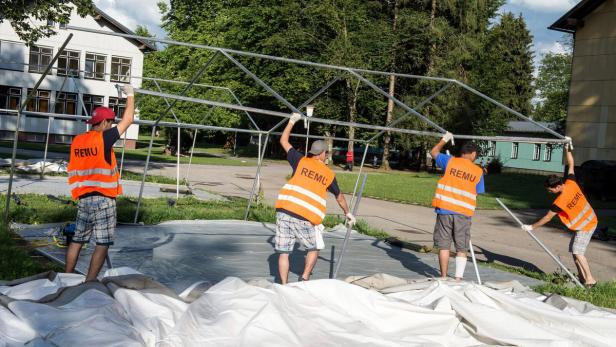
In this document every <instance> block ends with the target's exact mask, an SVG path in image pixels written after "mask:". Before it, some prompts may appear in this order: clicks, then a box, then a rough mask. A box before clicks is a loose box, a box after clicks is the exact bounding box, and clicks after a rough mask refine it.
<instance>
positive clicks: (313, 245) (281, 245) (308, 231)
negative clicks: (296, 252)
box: [274, 212, 317, 253]
mask: <svg viewBox="0 0 616 347" xmlns="http://www.w3.org/2000/svg"><path fill="white" fill-rule="evenodd" d="M295 240H299V241H300V243H301V244H302V245H303V246H304V247H305V248H306V250H307V251H316V249H317V242H316V232H315V230H314V225H313V224H312V223H310V222H308V221H305V220H301V219H297V218H295V217H291V216H289V215H288V214H286V213H282V212H276V237H275V239H274V243H275V248H276V252H278V253H290V252H291V251H293V246H295Z"/></svg>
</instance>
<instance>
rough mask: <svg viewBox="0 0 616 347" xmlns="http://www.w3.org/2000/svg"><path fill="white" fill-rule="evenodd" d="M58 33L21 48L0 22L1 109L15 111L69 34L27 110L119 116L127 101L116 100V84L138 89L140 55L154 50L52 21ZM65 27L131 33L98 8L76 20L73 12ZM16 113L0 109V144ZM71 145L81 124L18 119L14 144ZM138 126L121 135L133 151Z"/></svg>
mask: <svg viewBox="0 0 616 347" xmlns="http://www.w3.org/2000/svg"><path fill="white" fill-rule="evenodd" d="M33 22H34V23H35V24H37V25H54V26H55V28H56V31H57V32H58V33H57V35H55V36H52V37H49V38H43V39H40V40H39V41H38V42H36V44H33V45H31V46H26V44H25V43H24V42H23V41H21V40H20V39H19V37H18V36H17V34H16V33H15V31H14V30H13V28H12V27H11V25H10V23H8V22H7V21H4V22H3V23H0V109H13V110H15V109H18V108H19V105H20V103H21V101H22V100H24V99H25V98H26V96H27V93H28V92H29V91H30V90H31V88H33V87H34V85H35V84H36V82H37V81H38V79H39V78H40V77H41V73H42V72H43V71H44V70H45V68H46V67H47V65H48V64H49V62H50V61H51V60H52V59H53V56H54V55H55V54H56V53H57V52H58V50H59V49H60V47H61V46H62V44H63V43H64V41H65V40H66V38H67V37H68V35H69V34H71V33H72V34H73V38H72V39H71V41H70V42H69V43H68V45H67V46H66V49H65V50H64V51H63V52H61V54H60V56H59V58H58V60H57V61H56V63H55V64H54V65H53V69H52V70H51V72H50V73H49V74H48V75H47V76H46V77H45V79H44V80H43V82H42V84H41V85H40V87H39V88H38V91H37V93H36V96H35V97H34V98H33V99H32V100H31V101H30V102H29V103H28V105H27V107H26V110H27V111H36V112H49V113H59V114H74V115H90V113H91V112H92V110H93V109H95V108H96V107H98V106H109V107H111V108H113V109H114V110H115V111H116V115H117V117H122V113H123V111H124V105H125V104H126V99H124V98H121V97H118V92H117V89H116V87H115V85H116V84H120V85H121V84H124V83H130V84H131V85H133V86H134V87H135V88H139V87H140V86H141V82H142V80H141V76H142V75H143V57H144V53H147V52H150V51H153V50H155V49H156V47H154V46H153V45H152V44H150V43H148V42H143V41H139V40H132V39H126V38H122V37H115V36H109V35H101V34H95V33H87V32H81V31H74V30H70V29H66V26H59V25H58V24H57V23H43V22H37V21H34V20H33ZM69 25H71V26H75V27H84V28H90V29H97V30H105V31H114V32H121V33H129V34H132V32H131V31H130V30H129V29H127V28H126V27H124V26H123V25H122V24H120V23H118V22H117V21H115V20H114V19H113V18H111V17H109V16H108V15H107V14H105V13H103V12H102V11H100V10H99V9H96V14H95V15H94V16H90V15H88V16H86V17H83V18H82V17H80V16H79V15H78V14H77V13H76V11H73V13H72V15H71V19H70V22H69ZM15 127H16V115H15V113H10V114H9V113H6V112H2V111H0V141H2V140H10V141H12V139H13V137H14V132H15V129H16V128H15ZM48 127H49V129H50V138H49V143H58V144H70V143H71V141H72V138H73V137H74V136H75V135H77V134H80V133H82V132H84V131H86V124H85V122H84V121H75V120H62V119H53V120H52V121H51V123H49V118H48V117H37V116H32V115H27V116H25V117H24V115H22V121H21V125H20V128H19V129H20V138H19V141H20V142H21V141H28V142H45V139H46V134H47V129H48ZM138 135H139V127H138V126H137V125H132V126H131V127H130V128H129V129H128V131H127V132H126V147H127V148H135V145H136V141H137V137H138Z"/></svg>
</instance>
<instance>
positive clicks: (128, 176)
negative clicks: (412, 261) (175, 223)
mask: <svg viewBox="0 0 616 347" xmlns="http://www.w3.org/2000/svg"><path fill="white" fill-rule="evenodd" d="M9 174H10V168H0V175H9ZM142 175H143V173H140V172H132V171H128V170H123V171H122V180H127V181H141V178H142ZM15 176H16V177H30V178H38V177H39V176H40V174H39V173H34V172H21V171H15ZM45 176H60V177H67V174H66V173H56V172H46V173H45ZM145 181H146V182H150V183H160V184H176V180H175V178H173V177H167V176H160V175H152V174H148V175H147V176H146V177H145ZM186 183H187V182H186V179H184V178H182V179H180V184H181V185H186Z"/></svg>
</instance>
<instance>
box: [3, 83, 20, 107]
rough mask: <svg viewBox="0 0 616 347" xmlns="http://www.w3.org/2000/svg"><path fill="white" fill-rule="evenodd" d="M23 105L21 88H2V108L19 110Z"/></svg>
mask: <svg viewBox="0 0 616 347" xmlns="http://www.w3.org/2000/svg"><path fill="white" fill-rule="evenodd" d="M20 104H21V88H16V87H5V86H0V108H3V109H9V110H18V109H19V106H20Z"/></svg>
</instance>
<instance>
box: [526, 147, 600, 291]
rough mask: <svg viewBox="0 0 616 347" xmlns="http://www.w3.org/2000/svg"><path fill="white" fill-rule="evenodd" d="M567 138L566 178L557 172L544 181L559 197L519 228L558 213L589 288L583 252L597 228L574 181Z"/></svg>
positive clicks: (591, 283)
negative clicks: (567, 232) (545, 212)
mask: <svg viewBox="0 0 616 347" xmlns="http://www.w3.org/2000/svg"><path fill="white" fill-rule="evenodd" d="M567 139H568V140H569V143H568V144H566V145H565V148H566V151H565V152H566V154H565V156H566V158H567V165H568V167H569V168H568V172H567V177H566V178H565V179H564V180H563V179H562V178H560V177H558V176H556V175H550V176H548V177H547V178H546V180H545V183H544V185H545V187H546V189H547V190H548V192H550V193H552V194H558V197H557V198H556V200H554V203H553V204H552V207H550V210H549V211H548V213H547V214H546V215H545V216H543V218H541V219H540V220H538V221H537V222H535V223H533V224H532V225H523V226H522V229H523V230H525V231H532V230H535V229H537V228H539V227H541V226H543V225H545V224H546V223H547V222H549V221H550V220H552V218H554V216H556V215H558V217H559V218H560V220H561V221H562V222H563V224H564V225H565V226H566V227H567V229H569V230H571V231H572V232H573V235H572V236H571V241H570V242H569V252H570V253H571V254H572V255H573V261H574V262H575V266H576V267H577V270H578V274H579V275H580V278H581V281H582V282H583V283H584V285H586V287H588V288H591V287H594V286H595V285H596V284H597V281H596V280H595V279H594V278H593V276H592V273H591V272H590V265H589V264H588V260H587V259H586V256H585V255H584V254H585V253H586V248H587V247H588V244H589V243H590V239H591V238H592V235H593V233H594V232H595V229H596V228H597V224H598V220H597V215H596V214H595V211H594V210H593V208H592V206H590V203H589V202H588V199H586V196H584V193H583V192H582V190H581V189H580V186H579V185H578V184H577V182H576V178H575V171H574V167H575V166H574V164H575V163H574V161H573V154H572V153H571V148H572V146H571V138H569V137H567Z"/></svg>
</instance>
